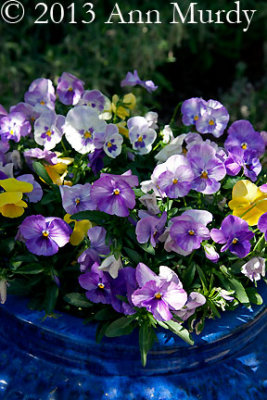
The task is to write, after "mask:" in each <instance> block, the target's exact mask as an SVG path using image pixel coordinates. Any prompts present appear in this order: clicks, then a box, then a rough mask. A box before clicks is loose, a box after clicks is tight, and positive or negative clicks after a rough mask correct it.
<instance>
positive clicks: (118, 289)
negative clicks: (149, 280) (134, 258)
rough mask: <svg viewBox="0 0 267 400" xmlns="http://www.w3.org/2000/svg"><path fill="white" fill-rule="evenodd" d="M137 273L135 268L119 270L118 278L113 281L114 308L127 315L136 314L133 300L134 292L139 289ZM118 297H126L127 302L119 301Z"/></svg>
mask: <svg viewBox="0 0 267 400" xmlns="http://www.w3.org/2000/svg"><path fill="white" fill-rule="evenodd" d="M135 272H136V270H135V268H132V267H124V268H122V269H120V270H119V274H118V278H117V279H113V280H112V281H111V288H112V295H113V297H112V307H113V308H114V309H115V310H116V311H117V312H119V313H123V314H125V315H131V314H135V312H136V311H135V309H134V305H133V303H132V300H131V296H132V294H133V292H134V291H135V290H136V289H137V287H138V285H137V281H136V277H135ZM117 296H123V297H125V298H126V299H127V302H126V301H122V300H120V299H118V297H117Z"/></svg>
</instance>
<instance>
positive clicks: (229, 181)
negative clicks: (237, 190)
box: [223, 176, 242, 189]
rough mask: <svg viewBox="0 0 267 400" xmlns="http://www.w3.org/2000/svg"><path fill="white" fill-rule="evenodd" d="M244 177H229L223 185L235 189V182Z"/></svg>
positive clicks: (224, 187)
mask: <svg viewBox="0 0 267 400" xmlns="http://www.w3.org/2000/svg"><path fill="white" fill-rule="evenodd" d="M241 179H242V177H240V176H238V177H236V178H230V177H228V178H227V179H226V181H225V183H224V185H223V189H233V187H234V186H235V184H236V183H237V182H238V181H240V180H241Z"/></svg>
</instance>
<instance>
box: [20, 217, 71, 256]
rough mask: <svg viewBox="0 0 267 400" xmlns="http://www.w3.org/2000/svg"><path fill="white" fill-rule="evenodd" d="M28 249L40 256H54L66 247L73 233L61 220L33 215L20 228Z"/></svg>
mask: <svg viewBox="0 0 267 400" xmlns="http://www.w3.org/2000/svg"><path fill="white" fill-rule="evenodd" d="M19 232H20V235H21V236H22V237H23V240H24V241H25V244H26V247H27V249H28V250H29V251H30V252H31V253H33V254H36V255H38V256H52V255H54V254H56V253H57V252H58V250H59V248H60V247H63V246H65V245H66V244H67V243H68V242H69V240H70V235H71V233H72V230H71V228H70V227H69V225H68V224H67V223H66V222H65V221H63V220H62V219H61V218H57V217H43V216H42V215H31V216H29V217H26V218H25V219H24V221H23V222H22V224H21V225H20V227H19Z"/></svg>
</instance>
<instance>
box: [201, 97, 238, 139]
mask: <svg viewBox="0 0 267 400" xmlns="http://www.w3.org/2000/svg"><path fill="white" fill-rule="evenodd" d="M229 118H230V117H229V114H228V111H227V110H226V108H225V107H224V106H223V105H222V104H221V103H220V102H219V101H216V100H209V101H207V102H206V103H205V105H204V104H203V105H202V104H200V117H199V118H198V120H197V121H196V129H197V131H198V132H200V133H211V134H212V135H213V136H215V137H216V138H218V137H220V136H222V135H223V133H224V130H225V128H226V126H227V124H228V122H229Z"/></svg>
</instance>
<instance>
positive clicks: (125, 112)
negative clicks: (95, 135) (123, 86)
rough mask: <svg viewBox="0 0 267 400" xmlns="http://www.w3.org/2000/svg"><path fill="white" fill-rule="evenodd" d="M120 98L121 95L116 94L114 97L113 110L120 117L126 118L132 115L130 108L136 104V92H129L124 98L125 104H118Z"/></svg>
mask: <svg viewBox="0 0 267 400" xmlns="http://www.w3.org/2000/svg"><path fill="white" fill-rule="evenodd" d="M119 100H120V99H119V96H117V95H116V94H115V95H114V96H113V97H112V103H111V110H112V112H113V113H114V114H116V115H117V116H118V117H119V118H120V119H122V120H125V119H126V118H127V117H129V116H130V110H132V109H133V108H134V107H135V105H136V97H135V95H134V94H132V93H128V94H126V95H125V96H124V97H123V99H122V103H123V104H120V105H118V102H119Z"/></svg>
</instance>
